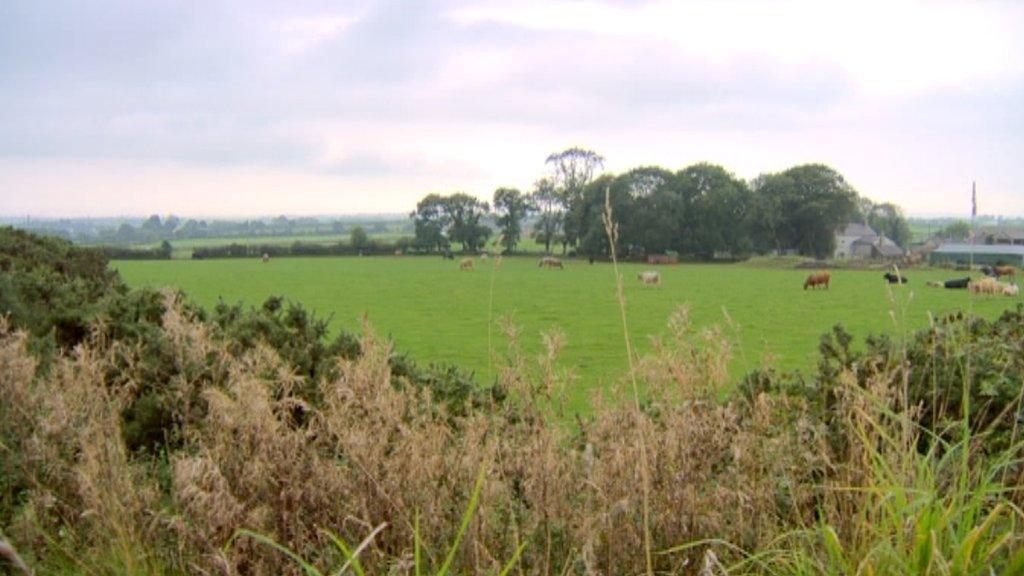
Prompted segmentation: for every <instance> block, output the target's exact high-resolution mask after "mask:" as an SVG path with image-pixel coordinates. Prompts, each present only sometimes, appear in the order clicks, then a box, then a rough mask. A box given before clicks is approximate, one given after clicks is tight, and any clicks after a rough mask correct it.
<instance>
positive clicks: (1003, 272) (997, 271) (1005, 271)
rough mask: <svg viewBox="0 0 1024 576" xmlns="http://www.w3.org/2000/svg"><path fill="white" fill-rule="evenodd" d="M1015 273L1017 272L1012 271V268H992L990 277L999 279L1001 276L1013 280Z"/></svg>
mask: <svg viewBox="0 0 1024 576" xmlns="http://www.w3.org/2000/svg"><path fill="white" fill-rule="evenodd" d="M1016 273H1017V271H1016V270H1014V269H1013V266H995V267H993V268H992V275H993V276H995V277H996V278H1001V277H1003V276H1009V277H1010V278H1013V277H1014V275H1015V274H1016Z"/></svg>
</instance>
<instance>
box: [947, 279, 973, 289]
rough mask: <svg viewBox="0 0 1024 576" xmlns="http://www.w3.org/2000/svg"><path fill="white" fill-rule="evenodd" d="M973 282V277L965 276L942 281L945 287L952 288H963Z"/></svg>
mask: <svg viewBox="0 0 1024 576" xmlns="http://www.w3.org/2000/svg"><path fill="white" fill-rule="evenodd" d="M970 284H971V277H970V276H965V277H963V278H954V279H952V280H946V281H945V282H943V283H942V287H943V288H950V289H952V290H963V289H964V288H967V287H968V286H969V285H970Z"/></svg>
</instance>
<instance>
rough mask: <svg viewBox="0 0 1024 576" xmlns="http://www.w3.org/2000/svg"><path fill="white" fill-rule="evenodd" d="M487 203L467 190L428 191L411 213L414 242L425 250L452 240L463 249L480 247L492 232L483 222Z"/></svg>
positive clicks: (445, 246) (444, 246)
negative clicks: (445, 192) (436, 192)
mask: <svg viewBox="0 0 1024 576" xmlns="http://www.w3.org/2000/svg"><path fill="white" fill-rule="evenodd" d="M489 209H490V206H489V205H488V204H487V202H484V201H482V200H479V199H477V198H475V197H473V196H470V195H469V194H465V193H463V192H459V193H456V194H452V195H450V196H441V195H440V194H429V195H427V196H426V197H425V198H423V199H422V200H420V202H419V204H417V205H416V210H415V211H414V212H413V213H412V214H410V216H411V217H412V219H413V222H414V224H415V230H416V245H417V246H419V247H420V248H422V249H426V250H440V249H443V248H447V247H448V246H450V245H451V243H452V242H458V243H459V244H462V249H463V250H468V251H471V252H472V251H476V250H478V249H480V248H481V247H482V246H483V245H484V243H486V242H487V238H488V237H489V236H490V234H491V229H490V228H488V227H487V225H486V224H484V222H483V217H484V215H486V214H487V212H488V210H489Z"/></svg>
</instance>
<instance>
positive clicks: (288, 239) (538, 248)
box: [132, 231, 561, 260]
mask: <svg viewBox="0 0 1024 576" xmlns="http://www.w3.org/2000/svg"><path fill="white" fill-rule="evenodd" d="M367 235H368V236H369V237H370V239H371V240H378V241H381V242H395V241H396V240H398V239H400V238H402V237H409V236H410V234H405V233H402V232H397V231H386V232H369V231H368V232H367ZM349 238H350V236H349V234H348V233H347V232H346V233H342V234H306V235H303V234H296V235H292V236H225V237H214V238H185V239H182V240H170V243H171V247H172V248H173V253H172V254H173V256H172V257H173V258H174V259H175V260H181V259H188V258H191V257H192V250H194V249H196V248H212V247H216V246H227V245H229V244H243V245H255V246H281V245H291V244H294V243H296V242H304V243H307V244H337V243H339V242H341V243H345V244H347V243H348V242H349ZM159 244H160V243H159V242H147V243H139V244H133V245H132V246H134V247H136V248H155V247H156V246H159ZM456 249H458V247H457V246H456ZM519 250H522V251H526V252H531V253H533V252H536V253H540V252H543V251H544V245H543V244H537V243H536V242H534V241H533V240H530V239H527V240H524V241H523V242H522V244H521V245H520V247H519ZM560 250H561V248H560V247H552V251H553V252H556V253H557V252H559V251H560Z"/></svg>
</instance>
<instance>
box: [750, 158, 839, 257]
mask: <svg viewBox="0 0 1024 576" xmlns="http://www.w3.org/2000/svg"><path fill="white" fill-rule="evenodd" d="M753 188H754V190H753V191H754V196H755V198H757V200H756V205H757V207H758V209H757V210H756V212H754V214H755V215H756V218H757V221H758V222H757V224H756V226H757V227H758V228H760V229H761V230H762V231H763V232H764V233H765V234H766V240H767V243H768V244H769V245H772V246H775V247H776V248H777V249H787V248H792V249H796V250H797V251H798V252H799V253H800V254H803V255H807V256H814V257H816V258H828V257H830V256H831V255H832V253H833V252H834V251H835V231H836V230H837V229H839V228H840V227H842V226H844V225H845V224H848V223H849V222H850V221H851V220H852V219H853V218H854V217H855V216H856V214H857V209H858V196H857V193H856V191H854V189H853V187H852V186H850V184H849V183H847V182H846V179H845V178H843V176H842V175H841V174H840V173H839V172H837V171H836V170H834V169H832V168H830V167H828V166H825V165H822V164H805V165H803V166H796V167H793V168H790V169H788V170H786V171H784V172H782V173H780V174H769V175H763V176H760V177H758V178H757V179H756V180H755V181H754V184H753Z"/></svg>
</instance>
